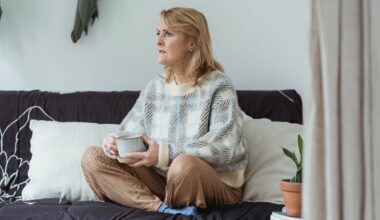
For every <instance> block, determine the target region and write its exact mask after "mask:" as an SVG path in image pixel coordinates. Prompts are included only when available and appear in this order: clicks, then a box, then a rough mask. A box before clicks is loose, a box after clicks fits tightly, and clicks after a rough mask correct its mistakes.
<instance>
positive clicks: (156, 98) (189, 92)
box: [119, 71, 247, 187]
mask: <svg viewBox="0 0 380 220" xmlns="http://www.w3.org/2000/svg"><path fill="white" fill-rule="evenodd" d="M242 128H243V114H242V111H241V109H240V107H239V105H238V101H237V95H236V91H235V89H234V88H233V86H232V83H231V80H230V79H229V78H228V77H227V76H226V75H225V74H223V73H220V72H217V71H214V72H212V73H210V74H207V75H206V76H205V77H204V80H202V81H201V83H200V84H199V85H196V86H192V85H191V83H190V82H189V83H184V84H180V85H177V84H176V83H175V81H174V80H173V81H172V82H170V83H166V82H165V80H164V79H163V78H162V77H161V76H157V77H155V78H154V79H153V80H151V81H150V82H149V84H148V86H147V87H146V88H145V89H144V90H143V91H142V92H141V93H140V96H139V98H138V99H137V101H136V103H135V105H134V106H133V108H132V109H131V111H130V112H129V113H128V114H127V116H126V117H125V118H124V119H123V121H122V123H121V125H120V130H119V132H121V133H137V134H139V133H142V132H144V133H146V134H147V135H148V136H149V137H150V138H152V139H154V140H155V141H156V142H157V143H158V144H159V153H158V163H157V165H156V167H157V168H156V169H157V170H158V171H159V172H161V173H166V172H167V170H168V168H169V166H170V164H171V162H172V161H173V159H174V158H176V157H177V156H178V155H180V154H184V153H186V154H191V155H194V156H197V157H198V158H200V159H202V160H204V161H206V162H207V163H208V164H210V165H211V166H212V167H213V168H214V170H215V171H216V172H217V173H218V174H219V175H220V177H221V180H222V181H223V182H224V183H225V184H227V185H229V186H232V187H240V186H242V185H243V184H244V170H245V167H246V165H247V154H246V144H245V141H244V139H242Z"/></svg>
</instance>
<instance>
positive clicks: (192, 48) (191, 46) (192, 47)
mask: <svg viewBox="0 0 380 220" xmlns="http://www.w3.org/2000/svg"><path fill="white" fill-rule="evenodd" d="M188 48H189V51H190V52H193V50H194V44H193V42H190V43H189V47H188Z"/></svg>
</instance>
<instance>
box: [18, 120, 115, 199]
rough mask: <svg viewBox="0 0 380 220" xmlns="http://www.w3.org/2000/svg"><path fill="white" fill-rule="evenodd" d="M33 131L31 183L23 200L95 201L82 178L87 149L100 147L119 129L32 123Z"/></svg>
mask: <svg viewBox="0 0 380 220" xmlns="http://www.w3.org/2000/svg"><path fill="white" fill-rule="evenodd" d="M30 129H31V130H32V132H33V133H32V138H31V140H30V144H31V149H30V150H31V153H32V158H31V160H30V163H29V171H28V176H29V179H30V182H29V183H28V184H27V185H26V186H25V188H24V189H23V191H22V199H23V200H32V199H41V198H63V199H67V200H71V201H76V200H94V199H95V197H94V195H93V193H92V192H91V190H90V189H89V186H88V185H87V183H86V181H85V180H84V177H83V175H82V170H81V166H80V161H81V157H82V154H83V152H84V150H85V149H86V148H87V147H88V146H94V145H95V146H101V144H102V141H103V138H104V137H105V136H106V135H107V134H108V133H111V132H114V131H116V130H117V129H118V125H114V124H96V123H84V122H56V121H37V120H31V121H30Z"/></svg>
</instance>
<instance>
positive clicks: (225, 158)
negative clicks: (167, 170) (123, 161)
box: [157, 85, 245, 169]
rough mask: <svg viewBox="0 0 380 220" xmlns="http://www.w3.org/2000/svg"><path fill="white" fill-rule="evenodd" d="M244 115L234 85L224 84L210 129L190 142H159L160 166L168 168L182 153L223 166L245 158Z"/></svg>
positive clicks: (216, 95) (216, 96) (216, 99)
mask: <svg viewBox="0 0 380 220" xmlns="http://www.w3.org/2000/svg"><path fill="white" fill-rule="evenodd" d="M242 128H243V114H242V112H241V110H240V107H239V105H238V102H237V96H236V91H235V90H234V88H233V87H232V85H225V86H221V87H220V88H219V89H218V90H217V91H216V92H215V93H214V97H213V99H212V103H211V112H210V121H209V130H208V132H206V133H205V134H204V135H203V136H202V137H200V138H198V139H195V140H194V141H191V142H187V143H163V142H159V143H158V144H159V146H160V149H159V156H158V164H157V167H167V166H169V164H170V163H171V161H172V160H173V159H174V158H175V157H177V156H178V155H180V154H183V153H186V154H191V155H194V156H197V157H198V158H201V159H203V160H204V161H206V162H208V163H209V164H211V165H212V166H213V167H214V168H216V169H217V168H221V167H223V166H224V165H225V164H229V163H231V162H232V158H233V157H234V160H243V159H244V158H245V148H244V146H243V145H242V141H241V134H242Z"/></svg>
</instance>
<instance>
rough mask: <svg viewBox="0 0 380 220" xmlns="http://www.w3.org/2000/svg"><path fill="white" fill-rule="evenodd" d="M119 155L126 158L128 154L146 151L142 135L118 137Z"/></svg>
mask: <svg viewBox="0 0 380 220" xmlns="http://www.w3.org/2000/svg"><path fill="white" fill-rule="evenodd" d="M116 144H117V150H118V151H119V157H120V158H125V156H126V154H128V153H132V152H142V151H145V150H146V148H145V145H144V142H143V139H142V137H141V136H140V135H122V136H119V137H117V138H116Z"/></svg>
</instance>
